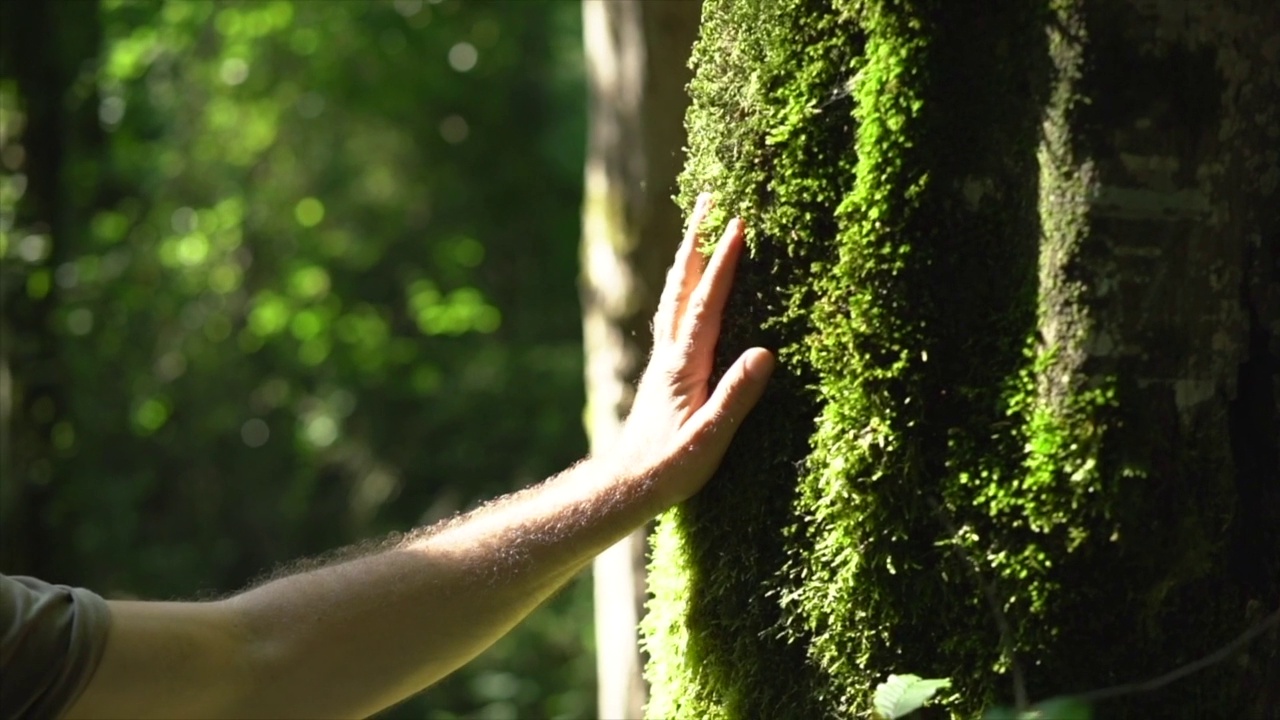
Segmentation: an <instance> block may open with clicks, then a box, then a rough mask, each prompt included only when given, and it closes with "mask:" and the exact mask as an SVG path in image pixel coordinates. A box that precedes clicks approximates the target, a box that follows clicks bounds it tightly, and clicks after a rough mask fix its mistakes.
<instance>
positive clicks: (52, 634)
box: [0, 575, 110, 720]
mask: <svg viewBox="0 0 1280 720" xmlns="http://www.w3.org/2000/svg"><path fill="white" fill-rule="evenodd" d="M109 623H110V611H109V610H108V608H107V602H106V601H105V600H103V599H102V598H101V597H100V596H98V595H95V594H94V593H92V592H90V591H88V590H85V589H84V588H72V587H67V586H66V585H53V584H50V583H46V582H42V581H40V580H36V579H35V578H30V577H21V576H7V575H0V632H2V633H3V634H2V635H0V717H3V718H15V719H19V718H20V719H22V720H26V719H27V718H32V719H34V718H56V717H60V716H62V715H63V714H64V713H65V712H66V711H67V709H68V708H70V707H71V704H72V703H73V702H75V700H76V698H77V697H79V696H80V693H81V692H82V691H83V690H84V688H85V686H86V685H88V683H89V678H91V677H92V676H93V673H94V671H95V670H96V669H97V668H98V661H99V660H101V659H102V649H103V647H104V646H105V645H106V640H107V626H108V624H109Z"/></svg>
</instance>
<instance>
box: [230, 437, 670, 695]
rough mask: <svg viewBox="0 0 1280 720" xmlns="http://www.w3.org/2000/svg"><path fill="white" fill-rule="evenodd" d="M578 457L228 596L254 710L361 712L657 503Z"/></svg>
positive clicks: (490, 629)
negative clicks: (245, 650)
mask: <svg viewBox="0 0 1280 720" xmlns="http://www.w3.org/2000/svg"><path fill="white" fill-rule="evenodd" d="M664 504H665V503H664V502H663V501H662V500H661V499H659V498H658V497H656V495H655V493H654V492H653V489H652V486H651V484H650V483H649V481H648V480H647V479H646V478H644V477H621V478H619V477H616V473H613V472H610V471H609V470H607V469H606V468H604V467H601V466H599V465H597V464H594V463H592V462H584V463H582V464H579V465H578V466H576V467H574V468H572V469H570V470H568V471H566V472H565V473H562V474H561V475H559V476H557V477H556V478H554V479H552V480H549V481H547V482H545V483H543V484H542V485H540V486H538V487H535V488H532V489H530V490H526V491H524V492H522V493H519V494H517V495H514V496H511V497H508V498H505V499H503V500H502V501H500V502H498V503H495V504H493V505H491V506H488V507H486V508H483V509H481V510H479V511H477V512H475V513H472V514H470V515H468V516H466V517H465V518H463V519H462V520H459V521H456V522H453V523H450V524H448V525H446V526H443V527H441V528H439V529H437V530H434V531H430V532H427V533H425V534H423V536H422V537H420V538H418V539H410V540H408V541H406V542H405V543H402V545H401V546H400V547H398V548H396V549H392V550H389V551H387V552H383V553H379V554H376V555H372V556H368V557H364V558H360V559H357V560H353V561H350V562H347V563H343V564H339V565H334V566H330V567H327V568H323V569H320V570H316V571H312V572H308V573H303V574H299V575H295V576H292V577H287V578H284V579H282V580H278V581H275V582H272V583H268V584H266V585H263V586H261V587H259V588H256V589H254V590H251V591H249V592H247V593H244V594H243V595H240V596H238V597H237V598H235V599H234V600H233V601H232V604H233V606H234V607H235V608H236V610H237V613H238V614H239V616H240V617H241V619H242V622H244V624H245V627H246V628H247V629H248V634H249V636H250V637H252V638H254V641H253V642H254V645H255V648H254V652H253V655H254V658H255V659H254V661H253V662H254V665H255V666H256V667H260V671H259V672H257V673H255V678H256V680H255V682H254V687H253V688H252V689H251V692H250V693H248V694H247V695H246V696H245V698H244V703H245V708H246V710H247V711H248V712H249V713H251V714H253V715H260V716H266V715H284V716H299V717H304V716H305V717H322V716H323V717H332V716H363V715H368V714H370V713H372V712H375V711H377V710H379V709H381V708H383V707H386V706H388V705H391V704H394V703H396V702H399V701H400V700H402V699H404V698H406V697H408V696H409V695H411V694H413V693H415V692H417V691H419V690H421V689H423V688H424V687H426V686H428V685H430V684H432V683H433V682H435V681H437V680H439V679H440V678H441V677H443V676H444V675H446V674H448V673H449V672H451V671H453V670H454V669H456V668H457V667H458V666H460V665H462V664H463V663H465V662H466V661H468V660H469V659H471V658H472V657H474V656H475V655H477V654H479V653H480V652H481V651H483V650H484V649H485V648H487V647H488V646H489V645H490V644H492V643H493V642H494V641H495V640H497V639H498V638H499V637H501V636H502V635H503V634H505V633H506V632H507V631H508V630H510V629H511V627H512V626H514V625H515V624H516V623H517V622H519V621H520V620H521V619H522V618H524V617H525V616H526V615H527V614H528V613H529V612H530V611H531V610H533V609H534V608H535V607H536V606H537V605H538V604H540V603H541V602H543V601H544V600H545V599H546V598H547V597H549V596H550V595H551V594H552V593H553V592H555V590H556V589H557V588H559V587H560V586H562V585H563V584H564V583H565V582H566V581H568V580H569V579H570V578H572V577H573V575H575V574H576V573H577V572H578V571H580V570H581V569H582V567H583V566H584V565H586V564H587V563H588V562H589V561H590V560H591V558H592V557H594V556H595V555H596V554H597V553H599V552H600V551H602V550H604V549H605V548H607V547H608V546H610V545H611V544H613V543H614V542H616V541H617V540H619V539H621V538H622V537H624V536H625V535H627V534H628V533H629V532H630V531H632V530H633V529H635V528H636V527H638V526H639V525H641V524H642V523H644V522H645V521H646V520H647V519H648V518H650V517H652V516H653V515H654V514H655V513H656V512H658V511H660V510H661V509H663V506H664Z"/></svg>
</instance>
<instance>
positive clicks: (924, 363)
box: [645, 0, 1280, 718]
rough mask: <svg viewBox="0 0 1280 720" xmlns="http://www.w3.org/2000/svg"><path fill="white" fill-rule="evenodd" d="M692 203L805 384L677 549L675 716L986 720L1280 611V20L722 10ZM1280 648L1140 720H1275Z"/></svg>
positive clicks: (1124, 12) (1156, 11)
mask: <svg viewBox="0 0 1280 720" xmlns="http://www.w3.org/2000/svg"><path fill="white" fill-rule="evenodd" d="M703 22H704V24H703V28H702V39H701V40H700V41H699V43H698V45H697V47H696V48H695V52H694V66H695V80H694V82H693V84H692V91H691V92H692V96H693V107H692V109H691V111H690V113H689V116H688V128H689V133H690V160H689V164H688V166H687V168H686V172H685V175H684V177H683V180H682V199H683V200H684V201H685V202H686V203H687V202H691V201H692V198H693V195H694V194H695V193H696V192H697V191H698V190H700V189H702V188H703V187H704V186H706V185H708V184H711V183H714V184H715V186H716V188H717V190H718V191H719V192H720V194H721V207H722V208H724V209H725V211H726V215H727V214H728V213H735V214H740V215H743V216H745V217H746V218H747V219H748V225H749V228H750V230H749V234H748V242H749V245H750V246H751V248H752V260H750V261H748V262H747V263H746V264H745V266H744V267H743V268H742V270H741V271H740V274H739V280H738V283H737V285H735V290H734V295H733V297H732V298H731V301H730V309H729V318H728V321H727V324H726V328H725V332H724V335H723V337H722V340H721V348H720V353H721V357H722V359H725V360H727V359H729V358H731V357H734V356H736V354H737V353H738V352H741V350H742V349H743V348H744V347H746V346H748V345H751V344H762V343H763V344H766V345H773V346H775V347H778V348H779V349H780V350H781V355H782V358H783V363H782V367H781V368H780V372H779V373H778V375H777V376H776V377H775V380H774V382H773V384H772V387H771V389H770V390H769V392H768V393H767V394H766V396H765V399H764V400H763V402H762V404H761V406H760V407H759V408H758V409H757V410H756V411H755V412H754V413H753V415H752V417H751V418H750V419H749V420H748V422H747V423H746V424H745V425H744V427H743V428H742V430H741V431H740V433H739V435H738V439H737V440H736V441H735V445H734V448H733V449H731V452H730V454H729V457H728V458H727V459H726V462H725V464H724V466H723V467H722V468H721V472H720V474H719V476H718V477H717V478H715V479H713V481H712V482H711V484H710V485H709V486H708V487H707V489H706V490H705V491H704V492H703V493H701V494H700V495H699V496H697V497H695V498H694V499H693V501H691V502H690V503H688V504H686V505H685V506H683V507H681V508H679V509H677V510H676V511H675V512H673V513H671V514H670V515H668V516H667V517H665V518H664V519H663V520H662V522H661V523H660V525H659V528H658V531H657V537H656V539H655V559H654V565H653V567H652V568H651V574H650V582H651V584H652V585H653V587H654V589H655V599H654V602H653V605H652V610H651V613H650V615H649V616H648V617H647V618H646V620H645V627H646V635H647V638H648V647H649V648H650V650H651V652H652V653H653V658H652V660H651V661H650V664H649V666H648V669H647V676H648V678H649V680H650V682H651V683H652V685H653V698H652V700H651V703H650V706H649V714H650V716H652V717H720V718H739V717H742V718H746V717H795V718H802V717H803V718H810V717H828V716H840V717H848V716H850V715H852V714H855V713H864V712H867V711H868V710H869V709H870V707H871V703H870V697H871V695H872V692H873V690H874V688H875V686H876V685H877V683H879V682H881V681H883V680H884V679H885V677H886V676H887V675H888V674H890V673H916V674H920V675H925V676H935V677H939V676H940V677H950V678H951V679H952V680H953V681H954V686H953V690H954V691H955V694H954V696H953V697H951V698H950V699H947V700H945V701H944V702H945V703H946V704H947V706H948V707H949V709H950V710H951V711H952V712H953V713H954V714H955V715H957V716H962V717H971V716H974V715H976V714H977V713H978V711H979V710H980V709H981V708H983V707H989V706H992V705H1001V704H1002V705H1014V704H1015V703H1016V702H1019V701H1020V700H1022V699H1023V696H1025V698H1026V699H1028V700H1029V701H1031V702H1034V701H1035V700H1038V699H1044V698H1046V697H1050V696H1054V695H1061V694H1072V693H1088V692H1089V691H1093V690H1097V689H1101V688H1107V687H1110V686H1115V685H1118V684H1124V683H1127V682H1131V681H1137V680H1145V679H1148V678H1152V677H1156V676H1159V675H1161V674H1162V673H1165V672H1167V671H1170V670H1173V669H1175V668H1178V667H1180V666H1184V665H1186V664H1188V663H1191V662H1194V661H1195V660H1197V659H1198V658H1201V657H1204V656H1206V655H1209V654H1210V653H1212V652H1214V651H1215V650H1217V649H1219V648H1221V647H1223V646H1225V645H1227V644H1228V643H1229V642H1230V641H1231V640H1233V639H1234V638H1235V637H1237V636H1239V635H1240V634H1241V633H1242V632H1244V631H1245V630H1246V629H1247V628H1250V627H1251V626H1253V625H1254V624H1256V623H1259V622H1262V621H1264V620H1266V619H1267V618H1269V617H1274V613H1276V612H1277V610H1278V609H1280V424H1278V418H1280V405H1278V404H1277V403H1278V394H1280V393H1278V392H1277V388H1278V385H1280V271H1278V269H1280V195H1278V193H1277V187H1278V186H1280V157H1278V156H1277V151H1276V147H1277V145H1276V142H1277V140H1276V138H1277V137H1280V5H1276V4H1275V3H1268V2H1255V1H1252V0H1224V2H1218V3H1211V4H1204V5H1188V4H1186V3H1179V2H1154V3H1152V2H1143V3H1138V2H1119V3H1115V2H1112V3H1104V2H1096V1H1094V0H1065V1H1056V0H1055V1H1054V2H1044V3H1040V4H1035V3H1032V4H1027V3H1022V4H1016V5H1015V4H999V5H992V6H983V8H982V9H981V10H977V9H975V7H974V6H973V5H971V4H962V3H952V2H943V1H942V0H915V1H912V2H874V1H863V2H853V1H847V2H840V1H836V0H777V1H776V2H758V1H756V0H714V1H713V0H709V2H708V7H707V9H706V11H705V14H704V21H703ZM1278 648H1280V643H1278V642H1277V631H1276V630H1274V629H1273V630H1271V631H1270V632H1269V633H1268V634H1265V635H1264V636H1263V637H1262V638H1261V639H1258V640H1256V641H1255V642H1254V643H1253V644H1251V645H1249V646H1248V647H1246V648H1244V649H1242V650H1241V651H1240V653H1239V654H1238V655H1236V656H1234V657H1233V659H1232V660H1231V661H1230V662H1220V663H1217V664H1215V665H1212V666H1211V667H1209V668H1207V669H1203V670H1201V671H1199V672H1197V673H1195V674H1194V675H1192V676H1190V677H1187V678H1185V679H1182V680H1180V681H1178V682H1176V683H1172V684H1169V685H1167V686H1164V687H1162V688H1160V689H1159V690H1157V691H1152V692H1144V693H1110V695H1113V697H1110V698H1109V699H1107V700H1106V701H1105V702H1106V705H1105V706H1100V708H1099V713H1100V714H1105V715H1107V716H1112V715H1115V716H1117V717H1259V718H1262V717H1272V716H1274V713H1275V712H1276V710H1277V703H1278V702H1280V698H1278V697H1277V695H1276V690H1275V689H1276V688H1277V687H1280V650H1278Z"/></svg>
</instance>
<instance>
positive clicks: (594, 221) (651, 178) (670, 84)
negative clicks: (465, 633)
mask: <svg viewBox="0 0 1280 720" xmlns="http://www.w3.org/2000/svg"><path fill="white" fill-rule="evenodd" d="M701 7H702V3H701V2H700V1H697V0H693V1H690V2H667V3H651V2H649V3H647V2H643V0H622V1H621V2H605V1H603V0H589V1H588V2H584V3H583V5H582V19H583V39H584V46H585V48H586V58H587V69H588V80H589V85H588V87H589V112H590V128H589V133H588V152H587V163H586V179H585V192H584V195H585V197H584V201H583V211H582V219H583V234H582V261H581V262H582V279H581V283H582V298H583V301H582V305H583V307H582V312H583V335H584V340H585V343H586V358H587V373H586V381H587V408H588V410H587V427H588V432H589V435H590V437H591V447H592V450H593V452H599V451H602V450H604V449H605V448H607V447H609V446H610V445H611V444H613V443H615V442H616V441H617V436H618V431H619V429H620V428H621V424H622V420H623V419H624V418H625V417H626V415H627V412H628V411H629V410H630V408H631V401H632V396H633V394H634V391H635V384H636V382H637V380H638V379H639V377H640V373H641V371H642V370H643V369H644V366H645V361H646V360H647V359H648V356H649V348H650V345H651V344H652V336H651V327H650V322H651V320H652V318H653V314H654V312H655V311H656V310H657V306H658V296H659V294H660V293H661V291H662V285H663V279H664V276H665V273H666V268H667V266H668V265H670V263H671V258H672V256H673V255H674V254H675V249H676V246H677V245H678V244H679V240H680V236H681V218H680V214H679V209H678V208H677V207H676V205H675V203H674V202H672V195H673V194H674V193H675V190H676V175H677V174H678V173H679V171H680V167H681V166H682V165H683V163H684V151H683V149H684V145H685V133H684V113H685V110H686V108H687V107H688V104H689V101H688V94H687V92H686V90H685V85H686V84H687V83H688V82H689V78H690V72H689V68H688V62H689V52H690V50H691V49H692V47H693V41H694V38H695V36H696V35H697V28H698V19H699V16H700V14H701ZM647 546H648V542H647V530H641V531H638V532H636V533H635V534H633V535H632V536H631V537H629V538H627V539H626V540H624V541H622V542H621V543H619V544H618V545H616V546H614V547H613V548H611V549H610V550H608V551H606V552H604V553H603V554H601V555H600V557H598V558H597V559H596V561H595V563H594V564H593V565H592V573H593V577H594V583H595V585H594V587H595V593H594V595H595V618H596V620H595V629H596V677H597V682H598V688H599V689H598V702H597V711H598V713H599V717H601V718H636V717H640V715H641V714H642V713H643V709H644V703H645V696H646V691H645V686H644V678H643V675H642V673H641V670H642V668H643V666H644V661H643V659H642V657H641V654H640V647H639V638H638V626H639V621H640V617H641V615H642V614H643V612H644V604H645V597H646V590H645V582H644V573H645V556H646V549H647Z"/></svg>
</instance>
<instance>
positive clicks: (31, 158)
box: [0, 2, 103, 582]
mask: <svg viewBox="0 0 1280 720" xmlns="http://www.w3.org/2000/svg"><path fill="white" fill-rule="evenodd" d="M0 28H3V30H2V31H0V32H2V33H3V35H0V39H2V40H3V42H0V48H3V49H2V50H0V79H3V80H9V81H12V82H13V85H11V86H10V87H9V88H7V89H5V90H4V91H0V92H3V95H0V97H2V98H3V102H4V104H5V107H4V114H5V119H4V123H5V125H6V126H7V127H6V128H5V129H4V130H3V131H0V138H2V140H0V144H2V147H0V150H3V155H4V164H5V171H6V173H12V175H11V176H10V177H9V178H6V179H7V180H9V183H8V185H9V188H10V189H13V188H16V187H22V188H24V189H23V190H20V191H18V192H16V193H14V195H11V197H14V196H16V199H15V200H13V201H12V202H13V204H12V205H11V206H10V207H6V208H3V212H4V214H8V215H9V218H7V220H6V223H11V226H10V227H6V228H5V229H4V232H5V234H6V235H8V236H9V237H8V238H7V239H8V242H7V243H5V244H4V250H3V255H4V266H3V267H2V268H0V311H2V314H0V569H3V570H4V571H5V572H8V573H14V574H17V573H27V574H39V575H41V576H43V577H45V578H48V579H49V580H52V581H57V582H77V580H76V578H75V577H74V576H72V575H71V574H70V573H69V572H68V568H66V567H63V566H61V565H60V563H59V562H58V560H57V557H58V552H57V551H58V549H59V548H60V547H65V546H66V545H67V543H60V542H58V541H57V540H56V539H55V537H54V536H53V534H51V530H50V525H49V518H48V513H49V512H50V508H49V505H50V501H51V498H52V483H53V482H54V481H55V478H54V477H53V467H54V458H55V455H56V454H57V453H58V452H59V448H58V441H57V438H56V435H57V434H58V433H59V432H61V433H62V435H63V436H64V437H65V436H66V435H67V434H68V433H73V432H74V429H73V428H71V426H70V425H69V424H68V423H66V422H64V415H65V414H66V398H65V397H64V396H63V392H62V387H63V386H64V385H65V382H64V378H63V377H62V374H63V365H62V360H61V358H60V356H59V343H58V337H59V336H60V335H61V329H60V328H59V327H58V326H57V325H58V322H59V321H60V318H59V314H58V311H59V306H58V284H57V282H55V274H56V272H57V269H58V268H59V266H61V265H62V264H64V263H66V262H68V261H70V260H72V259H73V258H74V253H73V252H72V247H73V246H74V244H75V243H76V242H77V240H78V238H79V236H80V235H81V234H82V233H83V232H84V228H86V227H87V226H88V216H89V211H88V208H89V206H90V204H91V202H92V200H93V197H94V193H95V187H96V176H95V172H96V168H97V162H96V161H97V160H98V156H99V155H100V153H101V151H102V147H103V138H102V130H101V128H100V127H99V125H98V103H97V100H98V93H97V86H96V84H95V80H96V77H95V75H94V74H93V72H92V67H91V64H92V63H93V62H95V61H96V60H97V58H98V49H99V46H100V44H101V38H100V32H101V27H100V24H99V19H98V6H97V3H96V2H95V3H84V4H79V3H76V4H71V3H58V2H30V3H3V9H2V10H0ZM15 90H16V92H15ZM15 130H21V135H20V136H18V135H17V133H16V132H15ZM13 178H21V180H20V181H19V183H14V182H13Z"/></svg>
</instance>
